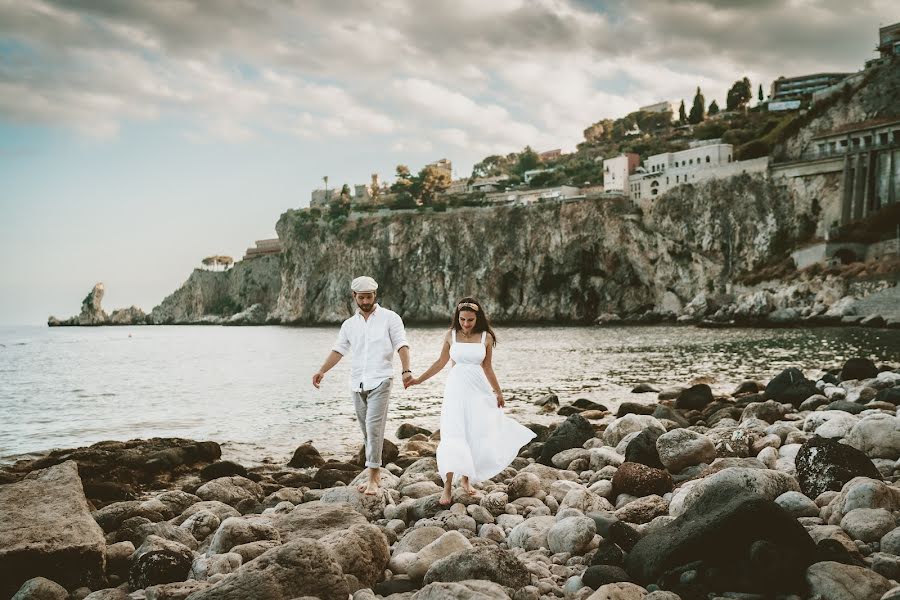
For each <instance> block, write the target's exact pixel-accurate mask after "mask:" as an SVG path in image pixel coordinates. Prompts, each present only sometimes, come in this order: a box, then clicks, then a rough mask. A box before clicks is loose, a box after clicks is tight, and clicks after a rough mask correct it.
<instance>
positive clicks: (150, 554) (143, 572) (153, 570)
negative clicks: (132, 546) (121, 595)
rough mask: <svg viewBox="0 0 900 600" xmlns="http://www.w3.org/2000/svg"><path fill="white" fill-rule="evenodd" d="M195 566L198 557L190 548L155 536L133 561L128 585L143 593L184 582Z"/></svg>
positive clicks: (146, 540) (138, 552) (135, 554)
mask: <svg viewBox="0 0 900 600" xmlns="http://www.w3.org/2000/svg"><path fill="white" fill-rule="evenodd" d="M193 562H194V555H193V553H192V552H191V549H190V548H188V547H187V546H185V545H183V544H179V543H178V542H173V541H171V540H167V539H164V538H161V537H157V536H155V535H150V536H147V539H145V540H144V543H143V544H141V545H140V547H139V548H138V549H137V550H135V551H134V554H133V555H132V557H131V568H130V569H129V571H128V584H129V585H130V586H131V587H132V589H143V588H146V587H149V586H151V585H157V584H160V583H172V582H175V581H184V580H185V579H187V576H188V574H189V573H190V570H191V566H192V563H193Z"/></svg>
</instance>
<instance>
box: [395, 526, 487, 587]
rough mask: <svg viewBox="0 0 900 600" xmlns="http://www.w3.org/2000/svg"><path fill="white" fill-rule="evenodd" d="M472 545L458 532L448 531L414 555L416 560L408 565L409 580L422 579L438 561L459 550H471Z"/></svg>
mask: <svg viewBox="0 0 900 600" xmlns="http://www.w3.org/2000/svg"><path fill="white" fill-rule="evenodd" d="M471 549H472V544H471V543H470V542H469V540H467V539H466V538H465V537H464V536H463V534H461V533H460V532H458V531H448V532H447V533H445V534H444V535H442V536H441V537H439V538H438V539H436V540H435V541H433V542H431V543H430V544H428V545H427V546H425V547H424V548H422V549H421V550H419V552H417V553H416V560H414V561H413V562H412V564H410V565H409V568H408V569H407V571H406V572H407V574H408V575H409V577H410V578H411V579H415V580H418V579H422V578H423V577H425V574H426V573H427V572H428V569H430V568H431V565H433V564H434V563H435V562H437V561H438V560H440V559H442V558H444V557H445V556H450V555H451V554H453V553H454V552H459V551H460V550H471Z"/></svg>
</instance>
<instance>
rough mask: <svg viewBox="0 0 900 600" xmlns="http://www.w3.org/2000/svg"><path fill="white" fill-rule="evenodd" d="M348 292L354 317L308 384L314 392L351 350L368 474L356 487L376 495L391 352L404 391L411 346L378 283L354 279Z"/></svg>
mask: <svg viewBox="0 0 900 600" xmlns="http://www.w3.org/2000/svg"><path fill="white" fill-rule="evenodd" d="M350 289H351V291H352V292H353V300H354V301H355V302H356V306H357V310H356V314H354V315H353V316H352V317H350V318H349V319H347V320H346V321H344V322H343V323H342V324H341V331H340V333H339V334H338V338H337V343H336V344H335V345H334V348H333V349H332V351H331V353H330V354H329V355H328V358H326V359H325V362H324V363H323V364H322V367H321V368H320V369H319V371H318V373H316V374H315V375H313V378H312V382H313V385H314V386H316V388H318V387H319V384H321V383H322V378H323V377H325V373H327V372H328V371H329V370H331V368H332V367H334V365H336V364H338V362H339V361H340V360H341V358H343V357H344V355H345V354H347V352H349V351H350V350H351V349H352V350H353V362H352V364H351V367H350V395H351V397H352V398H353V404H354V405H355V407H356V417H357V418H358V419H359V425H360V427H362V432H363V439H364V440H365V444H366V468H367V469H368V471H369V477H368V483H366V484H363V485H360V486H359V491H361V492H365V493H366V494H367V495H374V494H377V493H378V492H379V490H380V485H381V451H382V447H383V445H384V427H385V425H386V424H387V412H388V404H389V402H390V395H391V384H392V382H393V380H392V376H393V373H394V367H393V355H394V352H397V353H398V354H399V355H400V363H401V364H402V365H403V386H404V387H406V386H407V384H408V382H409V381H410V380H411V379H412V371H410V369H409V344H408V343H407V342H406V331H405V330H404V329H403V320H402V319H401V318H400V315H398V314H397V313H395V312H394V311H392V310H388V309H386V308H383V307H381V306H379V305H378V304H377V303H376V302H375V297H376V294H377V290H378V284H377V283H376V282H375V280H374V279H372V278H371V277H357V278H356V279H354V280H353V282H352V283H351V284H350Z"/></svg>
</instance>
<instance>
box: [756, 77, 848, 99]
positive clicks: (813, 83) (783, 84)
mask: <svg viewBox="0 0 900 600" xmlns="http://www.w3.org/2000/svg"><path fill="white" fill-rule="evenodd" d="M850 75H852V73H812V74H810V75H798V76H796V77H784V76H782V77H779V78H778V79H776V80H775V81H773V82H772V87H771V89H770V92H769V102H784V101H787V100H809V99H810V98H811V97H812V95H813V92H816V91H818V90H821V89H825V88H827V87H831V86H833V85H835V84H837V83H840V82H841V81H843V80H844V79H846V78H847V77H849V76H850Z"/></svg>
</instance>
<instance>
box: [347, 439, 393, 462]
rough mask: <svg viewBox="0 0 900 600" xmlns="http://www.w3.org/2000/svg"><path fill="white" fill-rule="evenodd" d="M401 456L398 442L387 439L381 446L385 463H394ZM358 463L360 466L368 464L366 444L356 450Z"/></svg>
mask: <svg viewBox="0 0 900 600" xmlns="http://www.w3.org/2000/svg"><path fill="white" fill-rule="evenodd" d="M398 456H400V449H399V448H398V447H397V444H395V443H394V442H392V441H391V440H389V439H385V440H384V442H383V443H382V447H381V461H382V463H383V464H385V465H386V464H388V463H392V462H394V461H395V460H397V457H398ZM356 464H357V465H359V466H365V464H366V447H365V445H361V446H360V447H359V450H357V452H356Z"/></svg>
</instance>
